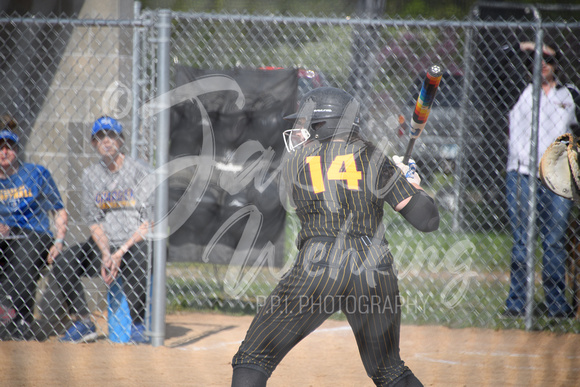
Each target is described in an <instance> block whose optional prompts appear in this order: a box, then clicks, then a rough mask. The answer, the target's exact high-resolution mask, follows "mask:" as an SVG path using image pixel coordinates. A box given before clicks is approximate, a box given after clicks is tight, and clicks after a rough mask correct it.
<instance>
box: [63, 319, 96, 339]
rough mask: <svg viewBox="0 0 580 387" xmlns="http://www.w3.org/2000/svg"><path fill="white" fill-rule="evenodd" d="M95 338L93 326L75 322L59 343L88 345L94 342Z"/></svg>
mask: <svg viewBox="0 0 580 387" xmlns="http://www.w3.org/2000/svg"><path fill="white" fill-rule="evenodd" d="M97 337H98V334H97V329H96V327H95V324H93V323H89V324H86V323H84V322H82V321H76V322H75V323H74V324H73V325H72V326H71V327H70V328H69V329H68V330H67V331H66V333H65V335H64V336H63V337H61V338H60V339H59V341H60V342H63V343H88V342H91V341H95V340H96V339H97Z"/></svg>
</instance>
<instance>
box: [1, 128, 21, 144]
mask: <svg viewBox="0 0 580 387" xmlns="http://www.w3.org/2000/svg"><path fill="white" fill-rule="evenodd" d="M0 140H10V141H12V142H14V143H15V144H18V142H19V140H18V136H17V135H16V134H14V133H13V132H12V131H10V130H8V129H2V130H0Z"/></svg>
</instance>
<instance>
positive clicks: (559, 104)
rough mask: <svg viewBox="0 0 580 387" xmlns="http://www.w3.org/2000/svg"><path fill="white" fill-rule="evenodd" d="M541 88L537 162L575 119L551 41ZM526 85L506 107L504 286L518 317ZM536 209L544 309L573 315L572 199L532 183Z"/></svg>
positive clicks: (522, 299) (509, 310)
mask: <svg viewBox="0 0 580 387" xmlns="http://www.w3.org/2000/svg"><path fill="white" fill-rule="evenodd" d="M534 48H535V44H534V43H532V42H522V43H520V49H521V51H522V52H524V53H528V54H533V52H534ZM542 51H543V61H542V91H541V93H540V110H539V131H538V158H537V160H538V162H539V161H540V158H541V155H542V154H543V153H544V151H545V150H546V149H547V148H548V146H549V145H550V144H551V143H552V142H553V141H554V140H555V139H556V138H557V137H558V136H560V135H562V134H564V133H568V132H570V131H571V128H572V127H573V126H574V125H576V124H577V123H578V121H579V120H580V93H579V92H578V89H576V88H575V87H574V86H572V85H564V84H562V83H561V82H560V81H559V79H558V76H557V74H558V72H559V71H560V69H559V64H558V61H559V59H560V57H561V54H560V52H559V51H558V50H557V48H556V47H555V45H553V44H550V45H546V44H544V46H543V47H542ZM532 98H533V95H532V85H531V84H528V85H527V87H526V88H525V89H524V91H523V92H522V94H521V95H520V97H519V99H518V101H517V102H516V104H515V105H514V107H513V108H512V110H511V111H510V113H509V153H508V161H507V179H506V196H507V203H508V216H509V219H510V225H511V228H512V236H513V247H512V252H511V273H510V290H509V295H508V297H507V300H506V310H505V311H504V312H503V315H504V316H506V317H521V316H523V315H524V310H525V304H526V286H527V275H526V244H527V227H528V226H527V225H528V218H529V215H530V214H529V201H530V194H531V193H530V187H529V181H530V178H536V176H533V177H530V162H531V160H530V148H531V145H530V143H531V137H532V136H531V134H532V106H533V105H532V104H533V101H532ZM536 199H537V210H538V218H539V219H538V220H539V233H540V237H541V243H542V249H543V270H542V283H543V287H544V295H545V304H546V309H547V314H548V316H549V317H553V318H570V317H573V316H574V311H573V310H572V308H571V306H570V304H569V303H568V301H567V300H566V297H565V294H566V293H565V289H566V283H565V272H566V269H565V261H566V256H567V252H566V249H565V244H566V229H567V227H568V217H569V214H570V209H571V208H572V201H570V200H568V199H565V198H563V197H561V196H558V195H556V194H555V193H553V192H551V191H550V190H549V189H548V188H546V187H545V186H543V185H541V184H538V189H537V198H536Z"/></svg>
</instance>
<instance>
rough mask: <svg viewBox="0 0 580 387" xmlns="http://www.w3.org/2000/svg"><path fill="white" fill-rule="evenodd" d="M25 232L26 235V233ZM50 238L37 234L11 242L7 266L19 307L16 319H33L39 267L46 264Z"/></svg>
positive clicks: (10, 286)
mask: <svg viewBox="0 0 580 387" xmlns="http://www.w3.org/2000/svg"><path fill="white" fill-rule="evenodd" d="M23 235H24V234H23ZM49 239H50V237H49V236H46V237H45V238H43V237H42V236H39V235H38V234H36V233H29V234H26V237H25V238H22V239H15V240H14V241H11V242H10V243H9V247H8V249H10V250H12V252H13V253H12V254H10V259H9V262H8V264H7V267H6V276H7V286H8V288H9V291H8V293H9V295H10V298H11V300H12V303H13V307H14V309H15V310H16V313H17V317H16V320H22V321H26V322H27V323H30V322H32V321H33V320H34V305H35V302H34V300H35V295H36V290H37V287H38V285H37V281H38V279H39V278H40V270H41V269H42V268H43V267H44V265H45V264H46V261H45V259H46V252H47V247H48V242H49Z"/></svg>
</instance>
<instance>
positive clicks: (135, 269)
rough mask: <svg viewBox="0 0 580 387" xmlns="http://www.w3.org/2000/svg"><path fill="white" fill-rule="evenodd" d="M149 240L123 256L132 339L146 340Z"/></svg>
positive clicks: (135, 246) (136, 245) (137, 340)
mask: <svg viewBox="0 0 580 387" xmlns="http://www.w3.org/2000/svg"><path fill="white" fill-rule="evenodd" d="M147 267H148V242H146V241H144V242H140V243H137V244H135V245H133V246H132V247H131V248H130V249H129V251H128V252H127V253H126V254H125V255H124V256H123V263H122V265H121V274H120V275H121V279H122V281H123V291H124V293H125V296H126V297H127V302H128V304H129V310H130V311H131V321H132V324H131V341H133V342H137V343H139V342H146V341H147V337H146V335H145V314H146V313H145V312H146V306H147Z"/></svg>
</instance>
